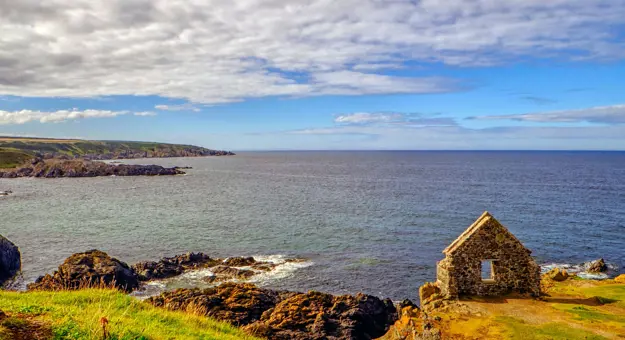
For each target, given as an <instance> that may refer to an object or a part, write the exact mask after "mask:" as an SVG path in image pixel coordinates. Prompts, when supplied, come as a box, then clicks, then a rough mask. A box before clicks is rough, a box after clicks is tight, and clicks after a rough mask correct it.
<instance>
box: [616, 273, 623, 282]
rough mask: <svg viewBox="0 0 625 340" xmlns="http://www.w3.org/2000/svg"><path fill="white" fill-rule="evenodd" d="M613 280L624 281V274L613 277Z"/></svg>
mask: <svg viewBox="0 0 625 340" xmlns="http://www.w3.org/2000/svg"><path fill="white" fill-rule="evenodd" d="M614 282H616V283H625V274H621V275H619V276H617V277H615V278H614Z"/></svg>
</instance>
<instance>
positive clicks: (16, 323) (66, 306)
mask: <svg viewBox="0 0 625 340" xmlns="http://www.w3.org/2000/svg"><path fill="white" fill-rule="evenodd" d="M0 310H1V311H3V312H0V340H9V339H11V340H13V339H103V338H104V337H103V333H104V329H103V327H105V329H106V332H107V333H108V337H106V339H110V340H112V339H128V340H131V339H132V340H135V339H145V340H147V339H224V340H229V339H230V340H235V339H249V340H253V339H255V338H254V337H251V336H249V335H246V334H245V333H244V332H243V331H241V330H239V329H238V328H236V327H234V326H231V325H229V324H227V323H224V322H218V321H215V320H213V319H211V318H207V317H204V316H199V315H196V314H193V313H184V312H176V311H167V310H164V309H162V308H157V307H152V306H150V305H148V304H146V303H143V302H141V301H139V300H137V299H136V298H133V297H130V296H128V295H126V294H123V293H121V292H119V291H117V290H109V289H86V290H79V291H57V292H44V291H37V292H6V291H0Z"/></svg>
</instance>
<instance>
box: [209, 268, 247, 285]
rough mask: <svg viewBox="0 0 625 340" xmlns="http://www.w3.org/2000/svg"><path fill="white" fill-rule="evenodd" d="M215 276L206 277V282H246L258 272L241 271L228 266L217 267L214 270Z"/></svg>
mask: <svg viewBox="0 0 625 340" xmlns="http://www.w3.org/2000/svg"><path fill="white" fill-rule="evenodd" d="M211 271H212V272H213V274H214V275H213V276H209V277H206V278H205V279H204V280H205V281H206V282H209V283H212V282H219V281H227V280H232V279H237V280H246V279H249V278H250V277H252V276H254V275H256V272H254V271H252V270H247V269H239V268H234V267H228V266H217V267H214V268H213V269H212V270H211Z"/></svg>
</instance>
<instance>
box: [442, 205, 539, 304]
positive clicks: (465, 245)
mask: <svg viewBox="0 0 625 340" xmlns="http://www.w3.org/2000/svg"><path fill="white" fill-rule="evenodd" d="M478 221H479V220H478ZM476 223H477V222H476ZM472 227H473V226H472ZM462 237H463V239H461V240H459V241H457V242H454V244H452V245H453V246H454V247H453V248H452V249H450V250H449V251H448V250H446V255H447V256H446V257H445V259H444V260H442V261H440V262H439V263H438V265H437V281H438V285H439V287H440V288H441V293H442V294H443V295H444V296H446V297H449V298H455V297H458V296H459V295H481V296H492V295H504V294H507V293H510V292H519V293H523V294H530V295H532V296H538V295H539V294H540V267H539V266H538V265H537V264H536V262H534V260H533V259H532V257H531V256H530V253H531V252H530V251H529V250H528V249H527V248H525V247H524V246H523V245H522V244H521V242H519V241H518V240H517V239H516V238H515V237H514V236H513V235H512V234H511V233H510V232H509V231H508V230H507V229H506V228H505V227H503V226H502V225H501V224H500V223H499V222H497V220H495V219H494V218H492V217H490V215H488V216H487V218H485V219H484V220H483V221H482V223H481V224H480V225H479V226H478V227H476V228H474V229H473V230H471V232H470V233H465V234H463V235H462ZM482 260H494V261H493V274H492V277H493V280H487V281H484V280H482V270H481V269H482V268H481V266H482Z"/></svg>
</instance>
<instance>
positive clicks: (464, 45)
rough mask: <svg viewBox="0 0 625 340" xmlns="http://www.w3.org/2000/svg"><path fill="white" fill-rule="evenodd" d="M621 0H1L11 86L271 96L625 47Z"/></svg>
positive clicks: (407, 83) (419, 83)
mask: <svg viewBox="0 0 625 340" xmlns="http://www.w3.org/2000/svg"><path fill="white" fill-rule="evenodd" d="M624 12H625V1H623V0H611V1H609V0H597V1H585V0H551V1H544V0H540V1H539V0H510V1H492V0H476V1H471V2H468V1H461V0H450V1H438V0H422V1H411V0H410V1H409V0H396V1H380V0H341V1H335V0H293V1H281V0H232V1H223V0H207V1H191V0H107V1H92V0H47V1H32V0H23V1H7V0H0V13H2V15H1V16H0V32H2V34H1V35H0V95H3V94H4V95H15V96H45V97H56V96H68V97H87V96H89V97H91V96H107V95H158V96H163V97H169V98H180V99H186V100H189V101H191V102H196V103H224V102H231V101H237V100H243V99H245V98H252V97H264V96H310V95H322V94H342V95H357V94H376V93H432V92H445V91H454V90H456V89H457V84H456V83H454V82H453V81H450V80H448V79H441V78H425V79H424V78H414V77H413V78H401V77H395V76H386V75H380V74H375V73H367V72H372V71H376V70H380V69H383V68H387V67H389V66H392V65H401V64H403V63H404V62H406V61H413V60H414V61H417V62H419V64H420V65H427V63H429V62H437V63H445V64H450V65H459V66H476V65H477V66H480V65H492V64H499V63H505V62H507V61H509V60H514V59H517V58H519V57H528V56H529V57H542V58H550V59H554V58H555V59H565V60H571V59H574V60H578V59H580V60H587V59H594V60H609V59H620V58H623V57H624V56H625V47H624V46H623V44H622V43H621V42H620V41H619V37H618V36H617V34H618V32H619V31H618V29H615V27H618V26H619V25H622V24H624V23H625V17H624V16H623V15H622V13H624Z"/></svg>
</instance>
